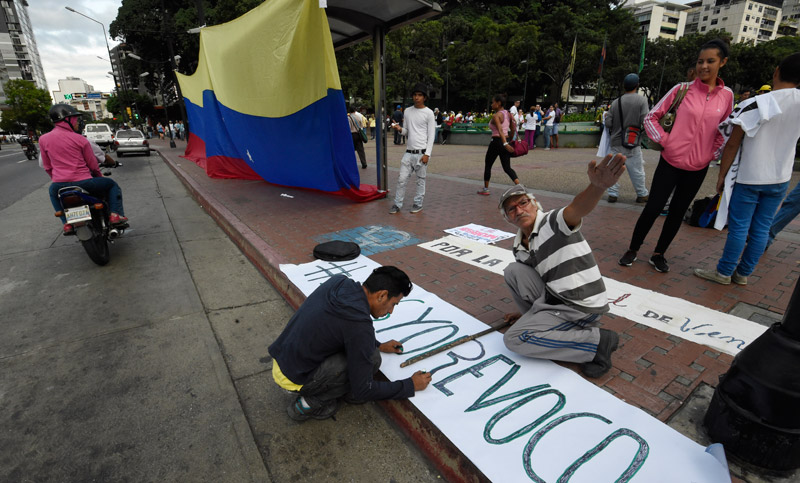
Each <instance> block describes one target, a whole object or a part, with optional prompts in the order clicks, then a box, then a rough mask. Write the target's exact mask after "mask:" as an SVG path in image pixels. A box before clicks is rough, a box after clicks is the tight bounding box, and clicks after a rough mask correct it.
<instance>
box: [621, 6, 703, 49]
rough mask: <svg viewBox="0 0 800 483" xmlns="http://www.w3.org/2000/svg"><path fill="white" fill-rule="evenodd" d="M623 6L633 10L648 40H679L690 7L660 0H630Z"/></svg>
mask: <svg viewBox="0 0 800 483" xmlns="http://www.w3.org/2000/svg"><path fill="white" fill-rule="evenodd" d="M622 8H626V9H629V10H632V11H633V12H632V13H633V17H634V18H635V19H636V21H637V22H638V23H639V26H640V29H641V30H640V31H641V33H642V35H647V38H648V40H655V39H658V38H662V39H670V40H678V39H679V38H681V37H682V36H683V32H684V27H685V25H686V13H687V11H688V10H689V7H688V6H686V5H683V4H680V3H673V2H665V1H658V0H628V2H626V3H625V4H624V5H622Z"/></svg>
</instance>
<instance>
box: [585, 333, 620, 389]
mask: <svg viewBox="0 0 800 483" xmlns="http://www.w3.org/2000/svg"><path fill="white" fill-rule="evenodd" d="M617 347H619V336H618V335H617V333H616V332H614V331H613V330H608V329H600V342H598V343H597V352H596V353H595V355H594V359H592V361H591V362H584V363H583V364H581V372H583V375H584V376H586V377H590V378H592V379H595V378H598V377H600V376H602V375H604V374H605V373H606V372H608V371H609V369H611V353H612V352H614V351H615V350H617Z"/></svg>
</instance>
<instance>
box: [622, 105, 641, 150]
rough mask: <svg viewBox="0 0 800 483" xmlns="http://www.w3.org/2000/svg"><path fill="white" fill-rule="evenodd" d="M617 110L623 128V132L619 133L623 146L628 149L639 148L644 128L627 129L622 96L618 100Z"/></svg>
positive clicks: (630, 127)
mask: <svg viewBox="0 0 800 483" xmlns="http://www.w3.org/2000/svg"><path fill="white" fill-rule="evenodd" d="M617 110H618V111H619V123H620V126H622V130H621V131H620V133H619V137H620V142H621V144H622V146H623V147H625V148H628V149H633V148H635V147H637V146H639V136H641V134H642V128H641V126H627V127H625V116H624V115H623V114H622V96H620V97H618V98H617Z"/></svg>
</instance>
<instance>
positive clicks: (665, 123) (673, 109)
mask: <svg viewBox="0 0 800 483" xmlns="http://www.w3.org/2000/svg"><path fill="white" fill-rule="evenodd" d="M690 85H691V84H690V83H689V82H681V86H680V88H678V92H677V93H676V94H675V98H674V99H672V104H671V105H670V106H669V110H667V112H666V113H664V115H663V116H661V119H659V120H658V124H660V125H661V128H662V129H663V130H664V131H666V132H671V131H672V126H673V125H674V124H675V116H676V115H677V113H678V107H679V106H680V105H681V101H683V98H684V97H686V93H687V92H689V86H690ZM645 135H647V130H645ZM647 147H648V148H650V149H652V150H654V151H663V150H664V147H663V146H661V145H660V144H658V143H657V142H655V141H653V140H652V139H650V136H649V135H648V136H647Z"/></svg>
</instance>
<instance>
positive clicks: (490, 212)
mask: <svg viewBox="0 0 800 483" xmlns="http://www.w3.org/2000/svg"><path fill="white" fill-rule="evenodd" d="M153 144H154V145H155V147H156V148H158V149H159V150H160V151H161V153H162V154H163V155H164V156H165V157H166V158H167V159H168V161H169V162H170V163H171V164H173V167H174V169H176V170H177V171H178V173H179V174H180V175H181V176H182V177H184V178H186V179H188V180H190V181H191V182H192V183H193V184H194V186H195V190H196V191H198V192H200V194H201V196H202V197H206V199H208V200H209V201H212V202H214V203H217V204H219V205H221V206H224V207H225V208H226V209H227V210H229V211H230V213H231V215H232V216H233V217H235V218H236V219H237V222H239V223H243V224H244V225H245V226H247V227H248V228H249V229H250V230H252V232H253V233H254V234H255V235H257V237H259V238H260V239H263V242H264V244H265V245H267V246H269V247H270V248H271V249H272V250H273V251H274V254H273V255H274V257H273V259H272V260H273V261H272V263H276V262H280V261H282V262H285V263H298V264H299V263H305V262H309V261H311V260H313V257H312V250H313V247H314V246H315V245H316V243H318V241H320V240H323V239H326V238H327V236H329V234H331V233H332V232H337V231H341V230H352V229H361V230H362V231H363V229H362V228H360V227H368V226H383V227H391V228H394V229H395V230H397V231H401V232H406V233H408V235H409V236H410V238H413V239H418V240H420V242H424V241H429V240H433V239H437V238H440V237H442V236H444V235H445V233H444V232H443V231H442V230H443V229H445V228H451V227H455V226H460V225H464V224H467V223H477V224H480V225H485V226H490V227H494V228H500V229H504V230H508V231H513V230H512V228H513V227H512V226H511V225H508V224H506V223H505V222H504V221H503V220H502V218H500V216H499V214H498V212H497V209H496V205H497V198H498V196H499V193H501V192H502V189H504V188H505V185H506V184H507V183H508V180H507V179H505V174H504V173H503V172H502V171H501V169H500V166H499V163H498V165H497V166H496V168H495V174H494V176H493V178H494V181H498V182H499V183H500V184H498V185H492V188H493V191H492V192H493V195H492V196H490V197H483V196H478V195H476V194H475V192H476V190H477V188H478V187H479V186H480V183H479V182H478V181H477V180H468V179H461V178H453V177H450V176H446V175H436V174H432V175H429V177H428V188H427V194H426V198H425V206H424V210H423V211H422V212H421V213H418V214H410V213H408V211H407V210H408V208H409V207H410V204H411V203H407V205H408V206H407V207H406V208H405V209H404V211H403V212H401V213H399V214H396V215H389V214H388V210H389V207H390V206H391V204H392V203H391V201H390V200H389V199H384V200H379V201H374V202H370V203H364V204H355V203H352V202H350V201H347V200H345V199H342V198H339V197H335V196H330V195H327V194H324V193H319V192H314V191H309V190H298V189H291V188H286V187H280V186H274V185H270V184H268V183H266V182H260V181H241V180H216V179H210V178H208V177H207V176H206V174H205V173H204V172H203V171H202V170H201V169H200V168H198V167H197V166H196V165H194V164H193V163H191V162H189V161H187V160H184V159H181V158H179V157H178V156H179V155H180V154H181V153H182V151H181V147H182V143H179V148H177V149H174V150H172V149H169V148H167V147H166V145H165V144H163V143H159V142H158V141H156V142H154V143H153ZM445 148H446V147H445ZM453 148H454V149H453V152H454V154H452V156H453V158H461V162H462V164H463V165H464V168H463V169H462V170H461V171H460V173H461V174H464V173H467V172H469V171H471V172H472V173H474V172H475V170H476V166H478V165H481V166H482V153H483V149H482V148H480V147H473V146H456V147H453ZM478 148H480V149H478ZM437 149H439V150H440V151H444V149H443V148H442V147H437ZM390 150H391V151H390V167H391V168H395V169H390V170H389V187H390V189H392V188H393V187H394V183H395V181H396V177H397V169H396V168H397V166H398V165H399V163H398V160H399V157H400V156H399V150H398V149H396V148H395V149H393V150H392V149H391V148H390ZM394 151H398V153H394ZM589 152H590V150H567V149H562V150H559V153H558V154H557V155H555V154H554V155H553V156H552V158H553V160H552V161H549V160H547V159H545V157H544V156H542V157H540V158H531V159H529V160H526V162H528V163H530V164H535V163H537V162H538V163H540V165H541V166H540V169H539V170H538V171H545V170H547V169H552V170H556V171H558V170H559V166H562V167H563V164H562V163H563V161H561V160H559V157H567V158H568V157H571V156H572V157H580V156H583V157H587V156H591V154H587V153H589ZM393 154H396V156H393ZM467 154H469V155H468V156H467ZM537 154H540V153H538V152H537ZM547 154H549V153H547ZM478 155H480V158H479V159H475V158H476V157H477V156H478ZM440 156H443V155H442V154H440ZM371 158H372V159H371V160H370V168H369V169H367V170H363V171H361V173H362V182H366V183H370V182H374V181H373V180H374V177H375V171H374V161H373V159H374V156H372V157H371ZM131 162H135V161H131ZM548 163H549V167H548ZM443 164H444V163H443ZM447 164H448V165H451V164H453V160H452V159H451V160H449V161H448V162H447ZM572 164H576V163H574V162H573V163H572ZM580 164H585V162H583V163H580ZM650 164H651V165H653V164H654V163H650ZM652 167H653V166H651V168H652ZM447 171H449V172H450V173H451V174H455V173H453V171H459V170H456V169H455V168H453V167H452V166H448V168H447ZM530 171H533V169H531V170H530ZM481 172H482V168H481ZM583 173H585V170H583V172H582V173H581V174H580V176H583V178H582V179H580V180H578V184H582V185H583V186H585V184H586V181H585V180H586V178H585V174H583ZM556 177H557V176H556ZM709 177H711V174H709ZM714 178H716V176H714ZM570 182H571V183H575V181H574V180H571V181H570ZM529 184H531V185H533V186H534V187H536V186H537V185H539V183H538V182H536V181H534V182H532V183H529ZM627 184H628V185H629V184H630V181H629V180H628V181H627ZM413 189H414V187H413V183H412V184H411V187H410V191H409V192H408V193H407V194H406V196H407V198H408V199H410V197H412V196H413ZM567 191H568V190H567ZM282 194H288V195H290V196H292V197H291V198H289V197H286V196H281V195H282ZM537 198H538V199H539V200H540V201H541V202H542V204H543V205H544V207H545V208H546V209H548V208H550V207H558V206H563V205H565V204H567V203H568V201H569V199H570V198H571V196H568V197H565V196H564V195H563V194H559V193H555V192H544V191H537ZM408 199H407V201H408ZM640 210H641V207H637V206H634V205H628V204H624V203H616V204H613V205H612V204H608V203H606V202H605V201H601V202H600V204H599V205H598V207H597V208H596V209H595V211H594V212H593V213H592V214H591V215H590V216H588V217H587V218H586V219H585V220H584V226H583V229H582V230H583V233H584V235H585V237H586V238H587V240H588V241H589V244H590V245H591V246H592V248H593V250H594V253H595V257H596V258H597V261H598V264H599V266H600V270H601V272H602V273H603V274H604V275H605V276H608V277H610V278H613V279H615V280H618V281H621V282H625V283H629V284H632V285H636V286H639V287H642V288H646V289H650V290H654V291H656V292H660V293H663V294H666V295H671V296H674V297H679V298H682V299H685V300H688V301H691V302H694V303H696V304H699V305H704V306H706V307H710V308H712V309H715V310H720V311H725V312H727V311H729V310H731V309H732V308H734V306H736V304H738V303H741V302H743V303H746V304H750V305H755V306H757V307H761V308H763V309H766V310H768V311H770V312H772V313H774V316H775V317H776V318H779V317H780V316H781V315H782V314H783V312H784V311H785V309H786V305H787V303H788V300H789V298H790V296H791V291H792V290H793V287H794V283H795V281H796V280H797V278H798V274H800V268H798V254H799V253H798V252H797V249H798V247H799V246H800V243H798V240H799V239H800V238H798V237H797V236H796V235H794V234H793V233H796V232H798V231H800V222H793V223H792V224H791V225H790V226H789V227H787V230H786V233H787V234H786V235H781V236H780V237H779V239H778V240H777V241H776V243H775V244H774V245H773V246H772V247H771V248H770V250H769V251H768V253H767V254H765V256H764V257H763V259H762V262H761V263H760V264H759V266H758V268H757V269H756V271H755V273H754V274H753V276H752V277H751V278H750V284H749V285H747V286H738V285H731V286H721V285H717V284H714V283H712V282H708V281H704V280H701V279H699V278H697V277H694V276H693V275H692V269H693V268H695V267H707V266H713V264H714V263H715V262H716V260H717V259H718V258H719V256H720V254H721V251H722V247H723V245H724V241H725V232H722V233H720V232H717V231H716V230H712V229H703V228H694V227H690V226H688V225H684V226H683V227H682V228H681V231H680V232H679V234H678V236H677V237H676V239H675V241H674V242H673V244H672V246H671V247H670V250H669V251H668V253H667V259H668V260H669V263H670V266H671V270H670V272H669V273H666V274H662V273H657V272H655V271H654V270H653V269H652V267H650V265H649V264H648V263H647V259H648V258H649V254H650V250H651V249H652V248H653V246H654V244H655V239H656V238H657V236H658V231H659V230H660V228H661V223H662V221H661V220H659V221H657V222H656V225H655V226H654V228H653V231H652V232H651V233H650V236H649V238H648V239H647V240H646V242H645V245H644V246H643V247H642V249H641V251H640V260H639V261H637V262H636V263H634V265H633V266H632V267H630V268H625V267H620V266H619V265H618V264H617V259H618V258H619V257H620V256H621V255H622V253H623V252H624V251H625V249H626V248H627V244H628V242H629V240H630V235H631V232H632V229H633V224H634V223H635V220H636V217H637V216H638V213H639V211H640ZM498 246H500V247H503V248H510V246H511V240H505V241H503V242H501V243H499V244H498ZM370 256H371V258H372V259H374V260H375V261H377V262H378V263H381V264H384V265H396V266H398V267H399V268H401V269H403V270H405V271H406V272H408V273H409V274H410V276H411V278H412V280H413V281H414V283H416V284H417V285H419V286H420V287H422V288H424V289H425V290H428V291H429V292H431V293H434V294H436V295H438V296H439V297H441V298H442V299H444V300H446V301H447V302H449V303H451V304H453V305H454V306H456V307H458V308H460V309H461V310H464V311H465V312H467V313H469V314H470V315H472V316H474V317H476V318H477V319H479V320H481V321H483V322H485V323H493V322H497V321H499V320H501V319H502V316H503V314H504V313H506V312H512V311H516V309H515V307H514V304H513V301H512V300H511V298H510V296H509V293H508V289H507V288H506V287H505V285H504V282H503V280H502V277H501V276H499V275H495V274H493V273H491V272H488V271H485V270H482V269H479V268H476V267H472V266H470V265H467V264H464V263H461V262H458V261H456V260H452V259H449V258H446V257H444V256H441V255H439V254H436V253H433V252H430V251H428V250H424V249H420V248H418V247H416V246H415V245H408V244H407V245H405V246H399V247H398V248H394V249H390V250H385V251H376V252H374V253H372V254H371V255H370ZM601 323H602V325H603V326H606V327H608V328H611V329H613V330H615V331H616V332H618V333H619V334H620V337H621V344H620V348H619V350H618V351H617V352H616V353H615V354H614V356H613V365H614V367H613V369H612V370H611V371H610V372H609V373H608V374H607V375H606V376H604V377H603V378H601V379H598V380H590V381H591V382H592V383H594V384H597V385H598V386H600V387H602V388H603V389H605V390H606V391H608V392H610V393H612V394H614V395H616V396H617V397H619V398H621V399H623V400H625V401H626V402H628V403H629V404H631V405H633V406H636V407H640V408H642V409H643V410H644V411H646V412H648V413H649V414H651V415H653V416H655V417H657V418H658V419H660V420H662V421H667V420H669V418H670V417H671V416H672V415H673V414H674V413H675V411H676V410H677V409H679V408H680V407H681V405H682V404H683V402H685V401H686V400H687V398H688V397H689V396H690V394H691V393H692V391H693V390H694V389H695V388H697V386H698V385H700V384H701V383H705V384H709V385H710V386H712V387H715V386H716V385H717V383H718V380H719V376H720V375H721V374H723V373H724V372H725V371H726V370H727V368H728V367H729V366H730V363H731V361H732V359H733V358H732V357H731V356H729V355H727V354H720V353H718V352H716V351H713V350H710V349H709V348H708V347H705V346H702V345H699V344H696V343H693V342H689V341H686V340H682V339H680V338H678V337H675V336H670V335H668V334H666V333H664V332H661V331H659V330H657V329H653V328H649V327H646V326H643V325H641V324H637V323H634V322H631V321H629V320H627V319H624V318H620V317H615V316H611V315H608V316H605V317H603V318H602V319H601ZM564 366H566V367H571V368H573V369H577V367H576V366H575V365H573V364H568V363H565V364H564Z"/></svg>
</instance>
